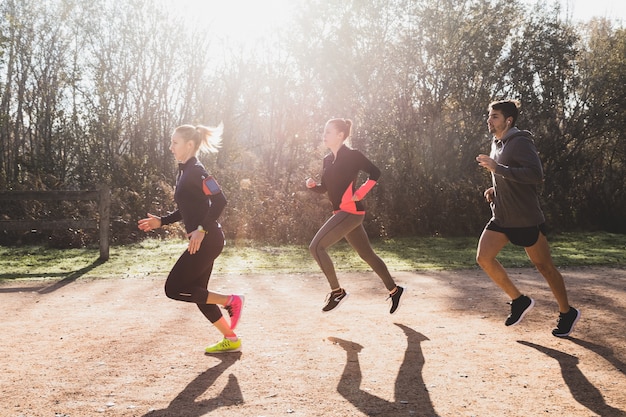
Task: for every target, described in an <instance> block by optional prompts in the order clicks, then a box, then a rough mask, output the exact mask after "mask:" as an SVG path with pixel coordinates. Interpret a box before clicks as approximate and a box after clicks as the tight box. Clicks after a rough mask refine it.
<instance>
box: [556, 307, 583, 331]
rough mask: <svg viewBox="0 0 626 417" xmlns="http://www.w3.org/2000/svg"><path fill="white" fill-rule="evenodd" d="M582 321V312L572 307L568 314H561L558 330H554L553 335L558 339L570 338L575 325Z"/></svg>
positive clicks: (557, 324)
mask: <svg viewBox="0 0 626 417" xmlns="http://www.w3.org/2000/svg"><path fill="white" fill-rule="evenodd" d="M579 319H580V310H577V309H575V308H574V307H570V308H569V311H568V312H567V313H560V314H559V318H558V320H557V321H556V328H555V329H553V330H552V335H553V336H556V337H566V336H569V334H570V333H571V332H573V331H574V325H576V323H577V322H578V320H579Z"/></svg>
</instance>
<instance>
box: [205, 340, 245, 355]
mask: <svg viewBox="0 0 626 417" xmlns="http://www.w3.org/2000/svg"><path fill="white" fill-rule="evenodd" d="M204 351H205V352H206V353H227V352H239V351H241V339H237V341H235V342H233V341H232V340H229V339H227V338H223V339H222V341H221V342H217V343H216V344H214V345H211V346H209V347H208V348H206V349H204Z"/></svg>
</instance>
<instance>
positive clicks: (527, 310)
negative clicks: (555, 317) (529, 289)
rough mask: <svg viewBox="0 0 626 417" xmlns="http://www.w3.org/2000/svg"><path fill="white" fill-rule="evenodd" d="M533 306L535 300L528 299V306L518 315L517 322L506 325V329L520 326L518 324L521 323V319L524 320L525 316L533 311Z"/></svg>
mask: <svg viewBox="0 0 626 417" xmlns="http://www.w3.org/2000/svg"><path fill="white" fill-rule="evenodd" d="M534 306H535V300H534V299H532V298H531V299H530V305H529V306H528V307H526V310H524V311H523V312H522V314H520V316H519V319H517V321H516V322H515V323H511V324H508V325H506V326H507V327H513V326H517V325H518V324H520V322H521V321H522V319H523V318H524V316H526V314H528V312H529V311H530V310H532V309H533V307H534ZM505 324H506V323H505Z"/></svg>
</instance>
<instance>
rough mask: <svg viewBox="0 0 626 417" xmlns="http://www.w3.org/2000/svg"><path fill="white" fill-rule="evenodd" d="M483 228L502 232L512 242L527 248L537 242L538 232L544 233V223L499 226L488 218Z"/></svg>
mask: <svg viewBox="0 0 626 417" xmlns="http://www.w3.org/2000/svg"><path fill="white" fill-rule="evenodd" d="M485 229H487V230H491V231H493V232H499V233H504V234H505V235H506V237H508V238H509V240H510V241H511V243H512V244H514V245H517V246H523V247H525V248H528V247H530V246H533V245H534V244H535V243H537V240H538V239H539V232H541V233H542V234H543V235H544V236H545V235H546V224H545V223H541V224H539V225H537V226H530V227H500V226H498V225H497V224H495V223H494V222H493V220H490V221H489V223H487V226H485Z"/></svg>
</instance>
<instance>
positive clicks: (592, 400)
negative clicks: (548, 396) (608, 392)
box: [517, 340, 626, 417]
mask: <svg viewBox="0 0 626 417" xmlns="http://www.w3.org/2000/svg"><path fill="white" fill-rule="evenodd" d="M517 343H520V344H522V345H524V346H528V347H531V348H534V349H537V350H538V351H539V352H541V353H544V354H546V355H548V356H550V357H551V358H553V359H556V360H557V361H558V362H559V365H560V367H561V375H563V381H565V384H566V385H567V387H568V388H569V390H570V392H571V393H572V396H573V397H574V399H575V400H576V401H577V402H578V403H580V404H581V405H583V406H584V407H587V408H588V409H589V410H591V411H593V412H594V413H596V414H597V415H600V416H613V417H619V416H622V417H623V416H626V412H624V411H623V410H618V409H617V408H613V407H611V406H610V405H608V404H607V403H606V401H605V400H604V397H603V396H602V393H601V392H600V390H598V389H597V388H596V387H594V386H593V384H592V383H591V382H589V380H588V379H587V378H586V377H585V375H584V374H583V373H582V371H581V370H580V368H579V367H578V358H577V357H575V356H572V355H569V354H567V353H565V352H561V351H558V350H554V349H550V348H548V347H545V346H541V345H536V344H534V343H531V342H526V341H522V340H518V341H517Z"/></svg>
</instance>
